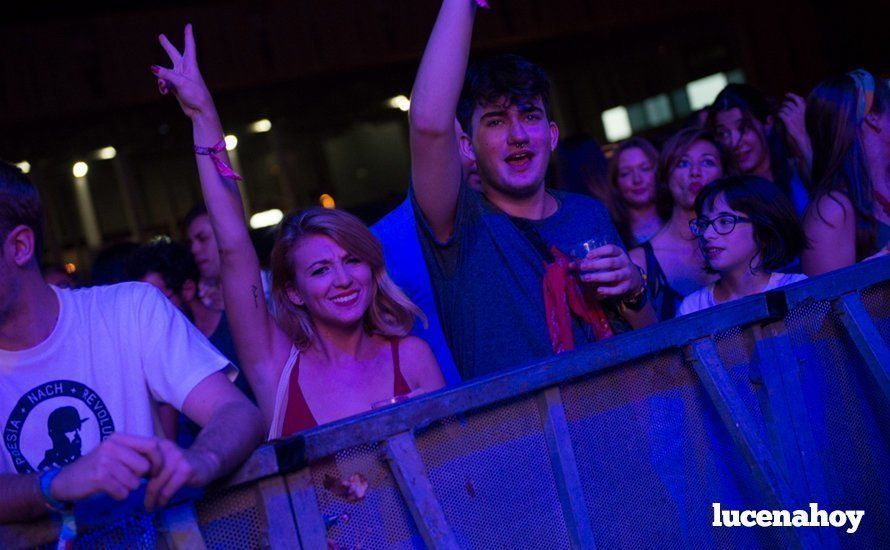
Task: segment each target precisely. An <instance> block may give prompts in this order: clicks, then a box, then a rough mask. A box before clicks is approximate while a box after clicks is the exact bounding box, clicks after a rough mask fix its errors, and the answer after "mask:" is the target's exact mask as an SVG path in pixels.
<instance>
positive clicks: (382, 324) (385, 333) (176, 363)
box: [0, 0, 890, 522]
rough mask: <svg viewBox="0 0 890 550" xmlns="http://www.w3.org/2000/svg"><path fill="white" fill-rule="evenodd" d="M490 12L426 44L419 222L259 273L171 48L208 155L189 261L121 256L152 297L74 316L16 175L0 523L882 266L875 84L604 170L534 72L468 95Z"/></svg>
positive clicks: (490, 73) (333, 229) (725, 118)
mask: <svg viewBox="0 0 890 550" xmlns="http://www.w3.org/2000/svg"><path fill="white" fill-rule="evenodd" d="M476 11H477V5H476V3H474V2H471V1H469V0H444V1H443V3H442V8H441V10H440V12H439V15H438V18H437V20H436V23H435V26H434V28H433V30H432V33H431V35H430V38H429V42H428V44H427V47H426V50H425V52H424V54H423V57H422V60H421V63H420V66H419V69H418V73H417V77H416V80H415V83H414V88H413V92H412V97H411V106H410V111H409V122H410V124H409V128H410V150H411V174H410V179H411V186H410V189H409V193H408V197H407V199H406V200H405V202H404V203H402V204H401V205H400V206H399V207H397V208H396V209H395V210H394V211H393V212H391V213H390V214H389V215H387V216H385V217H384V218H383V219H381V220H380V221H379V222H378V223H377V224H375V225H374V226H373V227H371V228H369V227H367V226H366V225H364V223H362V222H361V221H360V220H359V219H357V218H356V217H354V216H352V215H350V214H348V213H346V212H344V211H341V210H335V209H324V208H309V209H306V210H303V211H300V212H295V213H291V214H289V215H287V216H286V217H285V218H284V220H283V221H282V222H281V223H280V226H279V228H278V231H277V237H276V240H275V244H274V247H273V249H272V252H271V259H270V261H269V267H268V269H264V268H263V267H261V261H260V258H259V256H258V254H257V252H256V250H255V247H254V245H253V243H252V242H251V238H250V234H249V231H248V227H247V224H246V222H245V219H244V215H243V207H242V203H241V196H240V193H239V191H238V185H237V180H239V179H240V176H239V175H238V174H237V173H235V172H234V170H233V169H232V168H231V166H230V165H229V161H228V158H227V154H226V150H225V147H224V145H223V144H224V141H223V136H224V134H223V127H222V123H221V122H220V118H219V116H218V114H217V111H216V108H215V105H214V102H213V98H212V96H211V94H210V91H209V90H208V88H207V86H206V85H205V83H204V80H203V78H202V76H201V73H200V70H199V65H198V60H197V56H196V46H195V40H194V36H193V32H192V29H191V27H190V26H187V27H186V29H185V35H184V42H183V49H182V51H180V50H179V49H177V48H176V47H175V46H174V45H173V44H172V43H171V42H170V41H169V40H168V39H167V38H166V37H165V36H163V35H162V36H161V37H160V43H161V46H162V47H163V48H164V50H165V51H166V53H167V55H168V56H169V58H170V62H171V65H170V66H169V67H160V66H152V67H151V70H152V72H153V73H154V75H155V76H156V77H157V82H158V88H159V90H160V92H161V93H162V94H164V95H172V96H174V97H175V98H176V100H177V101H178V104H179V107H180V108H181V110H182V112H183V114H184V115H185V116H186V117H187V119H189V121H190V122H191V125H192V128H193V135H194V143H195V147H194V152H195V159H196V163H197V167H198V174H199V178H200V183H201V189H202V193H203V197H204V204H203V205H202V206H199V207H197V208H196V209H194V210H193V211H192V212H191V213H189V215H188V217H187V218H186V220H185V223H184V229H185V233H186V235H187V240H188V243H189V246H186V245H184V244H181V243H178V242H175V241H173V240H171V239H169V238H157V239H154V240H152V241H151V242H149V243H146V244H144V245H142V246H139V247H138V248H136V249H135V250H127V251H126V254H125V255H124V256H125V258H126V259H125V261H123V262H122V265H123V270H122V273H123V275H122V277H124V278H125V279H126V280H128V281H135V282H125V283H119V284H115V285H107V286H92V287H89V288H82V289H76V290H74V289H69V288H64V287H66V286H72V285H73V282H72V281H71V280H70V279H66V277H65V274H64V272H63V270H59V269H58V268H49V269H47V270H46V271H45V273H43V274H42V273H41V271H40V267H39V266H40V259H41V252H42V225H43V220H42V213H41V207H40V199H39V196H38V194H37V191H36V189H35V188H34V186H33V185H32V184H31V183H30V182H29V181H28V179H27V177H26V176H25V175H24V174H22V173H21V172H20V171H19V170H18V169H16V168H15V167H14V166H12V165H8V164H2V165H0V239H2V248H0V420H2V422H3V426H4V428H5V431H4V444H5V448H4V449H3V451H2V452H0V455H2V459H0V522H9V521H20V520H26V519H29V518H32V517H35V516H37V515H39V514H40V513H41V512H42V511H45V510H46V507H47V506H49V507H50V508H52V509H56V510H62V511H64V510H68V509H70V506H71V503H72V502H75V501H79V500H82V499H84V498H87V497H91V496H92V495H95V494H97V493H104V494H107V495H109V496H111V497H113V498H118V499H120V498H124V497H126V496H127V495H128V494H129V493H130V492H131V491H133V490H135V489H137V488H138V487H139V486H140V485H142V484H145V491H146V496H145V504H146V506H147V507H148V508H152V507H155V506H158V505H163V504H165V503H166V502H167V501H168V500H169V499H170V498H171V497H172V496H173V495H174V494H175V493H176V491H177V490H178V489H179V488H181V487H182V486H184V485H190V486H200V485H203V484H206V483H208V482H209V481H211V480H213V479H215V478H217V477H219V476H221V475H224V474H225V473H226V472H228V471H231V469H232V468H234V467H235V466H236V465H237V464H238V463H239V462H240V461H241V460H243V459H244V458H245V457H246V456H247V454H248V453H249V452H250V451H251V450H252V449H253V448H254V447H256V445H258V444H259V443H260V441H261V440H262V439H263V436H264V435H265V437H266V438H277V437H284V436H289V435H292V434H294V433H297V432H299V431H302V430H305V429H308V428H311V427H313V426H317V425H319V424H323V423H327V422H331V421H335V420H338V419H342V418H345V417H348V416H351V415H355V414H359V413H362V412H365V411H368V410H371V409H373V408H376V407H379V406H385V405H388V404H392V403H397V402H399V401H402V400H404V399H408V398H410V397H412V396H414V395H417V394H420V393H424V392H431V391H435V390H437V389H439V388H442V387H443V386H445V385H452V384H456V383H459V382H460V381H462V380H464V381H465V380H469V379H473V378H476V377H479V376H485V375H491V374H495V373H499V372H503V371H504V370H507V369H511V368H515V367H518V366H521V365H523V364H527V363H529V362H531V361H535V360H540V359H544V358H547V357H550V356H553V355H555V354H559V353H563V352H567V351H570V350H572V349H575V348H577V347H579V346H582V345H586V344H588V343H592V342H596V341H598V340H602V339H604V338H609V337H611V336H613V335H615V334H618V333H621V332H625V331H629V330H634V329H637V328H641V327H644V326H648V325H650V324H652V323H656V322H658V321H660V320H665V319H670V318H673V317H676V316H679V315H685V314H690V313H693V312H696V311H699V310H702V309H705V308H709V307H712V306H716V305H718V304H721V303H725V302H728V301H730V300H734V299H738V298H741V297H743V296H748V295H751V294H756V293H759V292H764V291H767V290H770V289H773V288H777V287H780V286H782V285H786V284H791V283H794V282H796V281H800V280H802V279H804V278H806V277H807V276H814V275H819V274H821V273H825V272H827V271H831V270H834V269H838V268H841V267H844V266H848V265H852V264H853V263H856V262H859V261H866V260H869V259H871V258H874V257H876V256H880V255H883V254H886V253H887V251H888V249H887V246H888V241H890V198H888V197H890V90H888V86H887V83H886V82H885V81H884V80H882V79H880V78H877V77H875V76H874V75H872V74H870V73H868V72H866V71H864V70H857V71H853V72H850V73H847V74H843V75H838V76H836V77H832V78H830V79H828V80H826V81H824V82H823V83H821V84H819V85H818V86H817V87H816V88H815V89H814V90H813V91H812V92H811V93H810V94H809V95H808V97H807V98H806V99H804V98H802V97H800V96H796V95H794V94H789V95H788V96H786V97H785V98H784V99H783V100H782V101H773V100H771V99H770V98H768V97H766V96H765V95H764V94H762V93H760V92H759V91H758V90H757V89H755V88H753V87H751V86H748V85H740V84H730V85H728V86H727V87H726V88H725V89H724V90H723V91H722V92H721V93H720V94H719V96H718V97H717V98H716V100H715V101H714V103H713V105H712V106H711V107H710V108H709V109H707V111H706V112H704V113H703V116H702V117H697V118H696V120H695V123H693V124H690V125H689V126H688V127H686V128H683V129H681V130H680V131H678V132H677V133H675V134H674V135H672V136H671V137H670V138H669V139H667V140H666V142H665V143H664V144H663V146H662V147H661V148H660V150H659V148H657V147H656V146H655V145H653V144H652V143H650V142H649V141H647V140H646V139H643V138H640V137H634V138H631V139H629V140H627V141H625V142H622V143H619V144H617V146H616V147H614V148H613V149H612V150H611V155H610V158H608V159H607V158H606V156H605V155H604V153H603V151H602V149H601V148H600V146H599V145H598V144H597V143H596V142H595V141H594V140H592V139H590V138H583V137H582V138H571V139H567V140H564V141H560V134H559V128H558V126H557V124H556V123H555V122H554V121H553V117H552V113H551V106H550V92H549V84H548V79H547V75H546V74H545V72H544V71H543V69H541V68H540V67H539V66H537V65H534V64H532V63H530V62H529V61H527V60H525V59H523V58H521V57H518V56H515V55H502V56H497V57H494V58H491V59H487V60H483V61H480V62H477V63H475V64H474V65H472V66H470V67H469V68H468V56H469V52H470V42H471V36H472V32H473V25H474V20H475V16H476ZM699 121H700V122H699ZM554 151H555V152H556V158H555V160H556V162H555V163H553V165H554V168H555V170H552V171H551V169H550V165H551V155H552V154H553V153H554ZM548 174H549V175H548ZM44 277H45V278H44ZM50 283H52V284H50ZM142 283H148V284H142ZM149 285H151V286H149ZM153 287H154V288H153ZM231 366H236V367H237V369H232V368H231Z"/></svg>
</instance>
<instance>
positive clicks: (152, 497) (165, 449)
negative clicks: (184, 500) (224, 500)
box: [145, 440, 221, 510]
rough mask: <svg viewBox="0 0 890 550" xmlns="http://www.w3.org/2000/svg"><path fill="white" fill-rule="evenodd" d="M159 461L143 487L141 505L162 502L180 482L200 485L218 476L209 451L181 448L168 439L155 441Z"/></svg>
mask: <svg viewBox="0 0 890 550" xmlns="http://www.w3.org/2000/svg"><path fill="white" fill-rule="evenodd" d="M159 448H160V455H161V463H160V468H159V471H158V472H157V473H156V474H155V475H153V476H152V477H151V479H149V481H148V485H147V486H146V488H145V509H146V510H154V509H155V508H157V507H160V506H164V505H165V504H167V502H169V501H170V499H171V498H172V497H173V495H175V494H176V492H177V491H178V490H179V489H181V488H182V487H183V486H186V485H187V486H189V487H202V486H204V485H206V484H207V483H209V482H211V481H212V480H214V479H216V477H218V475H219V472H220V468H221V464H220V459H219V457H218V456H216V454H214V453H213V452H212V451H207V450H203V449H197V448H194V447H192V448H190V449H183V448H181V447H179V446H177V445H176V444H175V443H173V442H172V441H168V440H162V441H160V443H159Z"/></svg>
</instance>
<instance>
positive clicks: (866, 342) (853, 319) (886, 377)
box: [835, 293, 890, 404]
mask: <svg viewBox="0 0 890 550" xmlns="http://www.w3.org/2000/svg"><path fill="white" fill-rule="evenodd" d="M835 310H836V311H838V313H839V314H840V318H841V323H842V324H843V325H844V328H845V329H847V334H849V335H850V338H851V339H852V340H853V343H854V344H855V345H856V349H857V350H859V353H860V355H862V358H863V359H864V360H865V364H866V365H868V371H869V372H870V373H871V376H872V378H873V379H874V381H875V383H877V385H878V388H879V389H880V390H881V393H882V394H883V395H884V398H885V400H886V403H888V404H890V349H888V347H887V342H885V341H884V339H883V338H881V333H880V332H879V331H878V328H877V327H876V326H875V324H874V322H873V321H872V320H871V317H870V316H869V315H868V312H867V311H866V310H865V306H864V305H863V304H862V298H860V297H859V294H858V293H854V294H848V295H846V296H844V297H842V298H841V299H840V300H838V301H837V302H835Z"/></svg>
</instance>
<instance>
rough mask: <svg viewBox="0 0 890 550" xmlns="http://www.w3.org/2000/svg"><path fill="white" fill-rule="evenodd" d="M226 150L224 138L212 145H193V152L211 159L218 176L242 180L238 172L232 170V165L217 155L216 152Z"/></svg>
mask: <svg viewBox="0 0 890 550" xmlns="http://www.w3.org/2000/svg"><path fill="white" fill-rule="evenodd" d="M225 150H226V140H225V139H221V140H219V142H217V144H216V145H214V146H213V147H202V146H200V145H195V154H196V155H207V156H209V157H210V159H211V160H213V165H214V166H216V171H217V173H219V175H220V176H223V177H226V178H231V179H233V180H237V181H243V180H244V178H242V177H241V176H240V175H238V172H236V171H234V170H232V167H231V166H229V165H228V164H226V163H225V161H224V160H223V159H221V158H219V157H218V156H216V154H217V153H222V152H223V151H225Z"/></svg>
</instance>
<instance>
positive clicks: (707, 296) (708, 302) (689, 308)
mask: <svg viewBox="0 0 890 550" xmlns="http://www.w3.org/2000/svg"><path fill="white" fill-rule="evenodd" d="M806 278H807V276H806V275H804V274H802V273H787V274H786V273H772V274H770V276H769V281H768V282H767V283H766V286H765V287H763V290H761V292H767V291H769V290H773V289H776V288H779V287H780V286H785V285H790V284H791V283H796V282H798V281H803V280H804V279H806ZM714 284H715V283H711V284H709V285H708V286H706V287H704V288H700V289H698V290H696V291H695V292H693V293H692V294H690V295H689V296H687V297H686V298H684V299H683V302H682V303H681V304H680V309H679V310H678V311H677V316H678V317H679V316H680V315H686V314H687V313H695V312H696V311H701V310H703V309H707V308H709V307H714V306H716V305H717V302H715V301H714Z"/></svg>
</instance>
